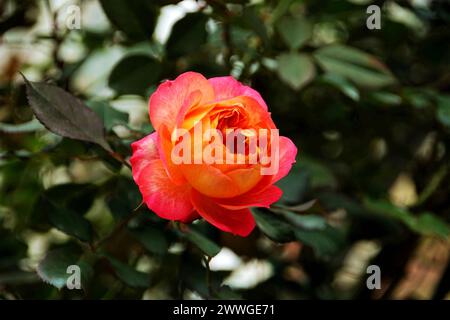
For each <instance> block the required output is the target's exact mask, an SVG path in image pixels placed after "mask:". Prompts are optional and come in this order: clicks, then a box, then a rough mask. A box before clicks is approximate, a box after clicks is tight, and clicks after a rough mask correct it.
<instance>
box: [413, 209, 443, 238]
mask: <svg viewBox="0 0 450 320" xmlns="http://www.w3.org/2000/svg"><path fill="white" fill-rule="evenodd" d="M414 229H415V230H416V231H417V232H419V233H421V234H425V235H437V236H440V237H442V238H443V239H447V238H448V236H449V234H450V226H449V225H448V224H447V223H446V222H445V221H444V220H442V219H441V218H440V217H438V216H436V215H435V214H433V213H431V212H425V213H422V214H421V215H420V216H418V217H417V221H416V224H415V226H414Z"/></svg>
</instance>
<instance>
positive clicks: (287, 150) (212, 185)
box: [130, 72, 297, 236]
mask: <svg viewBox="0 0 450 320" xmlns="http://www.w3.org/2000/svg"><path fill="white" fill-rule="evenodd" d="M149 112H150V120H151V123H152V125H153V127H154V128H155V132H154V133H152V134H150V135H148V136H146V137H145V138H143V139H141V140H139V141H136V142H134V143H133V144H132V149H133V155H132V157H131V159H130V161H131V165H132V171H133V178H134V180H135V182H136V183H137V185H138V186H139V190H140V192H141V194H142V196H143V200H144V202H145V203H146V205H147V206H148V207H149V208H150V209H151V210H152V211H154V212H155V213H156V214H157V215H158V216H160V217H162V218H164V219H168V220H175V221H181V222H184V223H189V222H192V221H193V220H195V219H198V218H204V219H205V220H206V221H208V222H209V223H210V224H212V225H214V226H215V227H217V228H219V229H221V230H223V231H226V232H231V233H234V234H237V235H240V236H247V235H248V234H249V233H250V232H251V231H252V230H253V228H254V226H255V220H254V218H253V216H252V214H251V212H250V210H249V207H269V206H270V205H271V204H272V203H274V202H276V201H277V200H278V199H279V198H280V197H281V195H282V191H281V190H280V189H279V188H278V187H276V186H275V185H274V183H275V182H276V181H278V180H279V179H281V178H282V177H284V176H285V175H286V174H287V173H288V172H289V170H290V169H291V166H292V164H293V163H294V162H295V157H296V154H297V148H296V147H295V145H294V144H293V143H292V141H291V140H289V139H288V138H286V137H278V135H277V130H276V127H275V125H274V123H273V121H272V119H271V117H270V113H269V112H268V110H267V105H266V103H265V102H264V100H263V99H262V97H261V96H260V94H259V93H258V92H257V91H255V90H253V89H252V88H250V87H248V86H244V85H242V84H241V83H240V82H238V81H237V80H235V79H234V78H232V77H217V78H210V79H206V78H204V77H203V76H202V75H201V74H198V73H195V72H186V73H183V74H181V75H180V76H179V77H177V78H176V79H175V80H173V81H166V82H164V83H162V84H161V85H160V86H159V87H158V89H157V90H156V92H155V93H153V95H152V96H151V98H150V102H149ZM198 128H200V129H198ZM209 129H214V130H211V132H213V133H214V134H219V135H220V133H223V135H222V136H217V137H215V138H212V137H209V138H211V140H214V142H215V143H216V145H215V147H216V149H215V151H223V157H224V158H225V156H226V155H227V156H229V155H230V154H231V157H234V158H233V159H234V160H235V159H236V157H235V156H236V153H239V150H237V151H238V152H236V149H232V148H228V147H227V146H228V145H227V144H226V143H228V140H227V142H226V143H225V141H220V139H221V138H224V137H225V138H228V134H227V132H228V131H227V130H229V131H231V132H233V133H234V131H236V132H238V133H237V135H236V138H231V140H233V139H234V140H235V141H236V140H237V139H241V140H239V141H241V142H242V141H243V145H244V146H245V150H244V151H242V150H241V151H240V153H239V154H240V155H241V156H242V157H243V158H244V159H245V160H248V159H249V158H250V154H253V153H252V152H256V154H257V158H258V159H260V161H258V162H257V163H248V161H247V162H246V163H236V161H235V162H233V163H229V162H227V161H223V163H220V161H216V162H213V163H211V161H208V160H211V159H205V157H204V155H205V151H207V150H206V148H207V147H208V146H209V147H208V148H210V146H211V140H209V141H208V138H206V140H201V141H200V143H199V142H198V141H197V140H196V139H192V140H189V139H188V138H190V137H191V136H193V137H194V138H195V135H194V131H195V130H200V134H201V137H204V135H203V134H205V133H206V131H207V130H209ZM233 129H234V131H233ZM239 130H240V131H239ZM259 131H267V132H268V131H270V132H271V133H272V132H275V134H274V135H272V134H268V135H267V136H266V143H265V144H264V143H263V142H262V143H261V144H260V145H258V146H257V147H256V151H255V146H254V145H253V148H251V147H249V143H250V142H249V141H250V140H251V139H250V138H251V137H252V136H254V134H255V133H258V132H259ZM269 135H270V137H269ZM237 137H239V138H237ZM260 140H261V141H263V139H260ZM183 142H185V144H184V145H182V143H183ZM236 144H237V143H236ZM180 146H181V147H183V146H184V147H186V148H187V149H183V148H181V147H180ZM189 147H192V148H189ZM180 149H183V150H182V152H180ZM250 149H251V150H252V151H250ZM209 150H211V148H210V149H209ZM263 151H266V160H267V158H268V159H269V163H267V161H266V163H263V161H262V158H264V157H263V156H262V152H263ZM259 153H261V154H259ZM177 155H178V156H179V157H184V156H187V157H186V158H187V159H188V160H192V158H191V157H190V156H193V158H194V159H195V157H196V156H199V155H203V157H200V158H201V159H200V160H201V161H200V163H198V162H195V163H193V162H192V161H191V162H189V161H184V162H183V161H182V162H180V161H179V160H180V159H177ZM210 155H211V157H213V160H214V159H216V158H217V157H218V158H217V159H218V160H221V157H222V155H219V156H217V152H216V153H214V152H213V153H210ZM214 157H216V158H214ZM217 159H216V160H217ZM241 159H242V158H241ZM273 162H276V165H274V163H273ZM268 167H271V168H276V169H277V170H275V171H274V172H270V171H269V174H267V172H266V173H264V169H268Z"/></svg>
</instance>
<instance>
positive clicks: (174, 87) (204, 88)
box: [149, 72, 214, 131]
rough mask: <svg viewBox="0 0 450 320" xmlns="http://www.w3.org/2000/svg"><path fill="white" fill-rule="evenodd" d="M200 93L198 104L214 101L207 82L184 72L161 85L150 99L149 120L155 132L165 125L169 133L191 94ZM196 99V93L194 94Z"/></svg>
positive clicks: (200, 76)
mask: <svg viewBox="0 0 450 320" xmlns="http://www.w3.org/2000/svg"><path fill="white" fill-rule="evenodd" d="M196 91H198V92H199V93H200V96H199V99H198V101H196V102H198V103H200V104H204V103H207V102H211V101H212V100H214V91H213V89H212V87H211V85H210V84H209V82H208V80H206V78H205V77H203V76H202V75H201V74H200V73H196V72H185V73H183V74H181V75H179V76H178V77H177V78H176V79H175V80H172V81H170V80H168V81H166V82H164V83H162V84H161V85H160V86H159V87H158V89H157V90H156V91H155V93H153V94H152V96H151V97H150V102H149V113H150V120H151V122H152V125H153V127H154V128H155V130H157V131H158V129H159V126H160V125H161V124H165V125H166V126H167V127H168V128H169V131H172V129H173V128H174V126H175V122H176V118H177V115H178V114H179V112H180V109H181V108H182V107H183V105H184V104H185V101H186V99H189V97H191V94H192V93H194V92H196ZM195 96H196V97H198V93H195Z"/></svg>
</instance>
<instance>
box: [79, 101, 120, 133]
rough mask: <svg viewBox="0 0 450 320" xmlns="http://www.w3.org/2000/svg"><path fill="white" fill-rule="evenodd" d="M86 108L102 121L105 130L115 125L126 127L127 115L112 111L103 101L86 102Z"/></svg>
mask: <svg viewBox="0 0 450 320" xmlns="http://www.w3.org/2000/svg"><path fill="white" fill-rule="evenodd" d="M86 104H87V106H88V107H90V108H91V109H92V110H94V111H95V112H96V113H97V114H98V116H99V117H100V118H101V119H102V120H103V124H104V125H105V128H106V130H111V129H112V128H113V127H114V126H116V125H128V114H127V113H124V112H121V111H119V110H116V109H114V108H113V107H111V106H110V105H109V104H108V103H107V102H105V101H94V100H91V101H86Z"/></svg>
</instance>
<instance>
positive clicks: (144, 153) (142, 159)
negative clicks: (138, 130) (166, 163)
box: [130, 132, 159, 177]
mask: <svg viewBox="0 0 450 320" xmlns="http://www.w3.org/2000/svg"><path fill="white" fill-rule="evenodd" d="M157 139H158V134H157V133H156V132H153V133H152V134H149V135H148V136H145V137H144V138H142V139H141V140H138V141H135V142H133V143H132V144H131V148H132V149H133V156H132V157H131V159H130V161H131V164H132V167H133V176H136V177H137V176H139V175H140V174H141V171H142V169H143V168H145V166H146V165H147V163H148V162H149V161H152V160H157V159H159V151H158V147H157Z"/></svg>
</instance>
